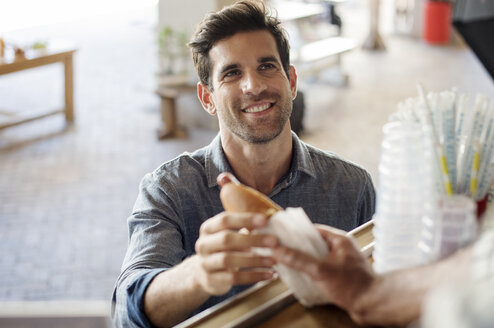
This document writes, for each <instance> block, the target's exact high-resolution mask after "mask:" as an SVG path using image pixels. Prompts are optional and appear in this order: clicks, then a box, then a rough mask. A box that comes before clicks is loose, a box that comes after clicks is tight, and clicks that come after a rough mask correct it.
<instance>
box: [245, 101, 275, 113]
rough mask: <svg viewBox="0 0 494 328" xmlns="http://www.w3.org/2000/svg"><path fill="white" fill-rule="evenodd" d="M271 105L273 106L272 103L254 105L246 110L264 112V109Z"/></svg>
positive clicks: (248, 111)
mask: <svg viewBox="0 0 494 328" xmlns="http://www.w3.org/2000/svg"><path fill="white" fill-rule="evenodd" d="M269 107H271V104H269V103H268V104H264V105H259V106H253V107H249V108H247V109H246V110H245V112H246V113H258V112H262V111H263V110H266V109H268V108H269Z"/></svg>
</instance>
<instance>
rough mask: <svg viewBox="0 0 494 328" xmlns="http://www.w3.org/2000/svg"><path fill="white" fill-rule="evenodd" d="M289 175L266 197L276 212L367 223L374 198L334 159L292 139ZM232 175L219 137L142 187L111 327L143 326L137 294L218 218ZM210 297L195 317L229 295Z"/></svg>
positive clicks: (356, 172) (351, 167)
mask: <svg viewBox="0 0 494 328" xmlns="http://www.w3.org/2000/svg"><path fill="white" fill-rule="evenodd" d="M292 139H293V157H292V162H291V167H290V171H289V172H288V173H287V174H286V175H285V176H283V177H282V178H281V179H280V181H278V183H277V184H276V185H275V187H274V188H273V190H272V191H271V193H270V194H269V197H270V198H271V199H272V200H273V201H275V202H276V203H277V204H279V205H280V206H281V207H283V208H286V207H302V208H303V209H304V210H305V212H306V213H307V215H308V216H309V218H310V219H311V220H312V221H313V222H314V223H321V224H326V225H330V226H333V227H336V228H339V229H342V230H346V231H349V230H351V229H353V228H355V227H357V226H359V225H361V224H363V223H365V222H366V221H368V220H370V219H371V217H372V215H373V214H374V209H375V191H374V187H373V184H372V181H371V178H370V176H369V174H368V173H367V172H366V171H365V170H364V169H362V168H360V167H358V166H357V165H355V164H352V163H350V162H348V161H345V160H342V159H340V158H339V157H337V156H336V155H334V154H332V153H329V152H326V151H322V150H319V149H317V148H314V147H312V146H310V145H307V144H305V143H304V142H302V141H301V140H299V138H298V137H297V136H296V135H295V134H294V133H293V135H292ZM221 172H232V169H231V167H230V165H229V163H228V161H227V159H226V157H225V154H224V153H223V148H222V147H221V140H220V136H219V135H218V136H216V138H215V139H214V140H213V141H212V142H211V144H209V145H208V146H206V147H204V148H201V149H199V150H196V151H195V152H193V153H184V154H182V155H180V156H178V157H177V158H175V159H173V160H171V161H169V162H166V163H164V164H163V165H161V166H160V167H159V168H158V169H156V170H155V171H154V172H152V173H149V174H147V175H146V176H144V178H143V179H142V181H141V185H140V192H139V195H138V197H137V201H136V203H135V206H134V209H133V213H132V215H131V216H130V217H129V218H128V227H129V245H128V249H127V254H126V256H125V259H124V263H123V265H122V272H121V274H120V276H119V278H118V280H117V284H116V288H115V291H114V293H113V311H112V312H113V314H112V315H113V320H114V323H115V325H116V326H118V327H122V326H125V327H136V326H137V327H139V326H144V327H148V326H150V323H149V320H148V319H147V318H146V316H145V314H144V311H143V297H144V292H145V290H146V288H147V286H148V285H149V283H150V282H151V280H152V279H153V278H154V277H155V276H156V275H157V274H159V273H160V272H162V271H164V270H166V269H168V268H171V267H172V266H174V265H176V264H179V263H180V262H182V261H183V260H184V259H185V258H186V257H188V256H191V255H193V254H194V253H195V251H194V246H195V242H196V240H197V238H198V237H199V227H200V226H201V224H202V223H203V222H204V221H206V220H207V219H209V218H211V217H213V216H215V215H216V214H218V213H220V212H222V211H224V209H223V206H222V205H221V201H220V197H219V192H220V188H219V186H218V184H217V182H216V177H217V176H218V175H219V174H220V173H221ZM245 287H246V286H235V287H233V288H232V289H231V290H230V292H228V293H227V294H225V295H223V296H219V297H216V296H215V297H211V298H209V299H208V300H207V301H206V302H205V303H204V304H203V305H202V306H201V307H200V308H198V309H197V310H196V311H195V312H194V313H198V312H200V311H202V310H204V309H206V308H208V307H210V306H212V305H214V304H217V303H218V302H220V301H222V300H224V299H226V298H228V297H230V296H233V295H235V294H237V293H238V292H240V291H241V290H243V289H245Z"/></svg>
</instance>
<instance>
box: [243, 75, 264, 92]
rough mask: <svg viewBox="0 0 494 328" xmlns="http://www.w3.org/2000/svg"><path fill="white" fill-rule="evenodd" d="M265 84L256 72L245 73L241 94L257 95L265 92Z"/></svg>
mask: <svg viewBox="0 0 494 328" xmlns="http://www.w3.org/2000/svg"><path fill="white" fill-rule="evenodd" d="M266 87H267V86H266V83H265V81H264V79H263V78H262V77H260V76H259V74H257V72H247V73H245V74H244V78H243V80H242V92H243V93H244V94H252V95H258V94H260V93H261V92H263V91H264V90H266Z"/></svg>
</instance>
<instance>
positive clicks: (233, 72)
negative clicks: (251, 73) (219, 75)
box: [225, 70, 240, 77]
mask: <svg viewBox="0 0 494 328" xmlns="http://www.w3.org/2000/svg"><path fill="white" fill-rule="evenodd" d="M239 74H240V71H238V70H233V71H228V72H226V74H225V77H233V76H237V75H239Z"/></svg>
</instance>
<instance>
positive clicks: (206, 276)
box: [195, 212, 278, 295]
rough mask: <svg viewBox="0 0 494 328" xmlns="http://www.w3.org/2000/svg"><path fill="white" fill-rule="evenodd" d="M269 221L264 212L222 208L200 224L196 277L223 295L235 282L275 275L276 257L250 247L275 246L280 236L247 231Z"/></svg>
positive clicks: (236, 283) (209, 291) (251, 281)
mask: <svg viewBox="0 0 494 328" xmlns="http://www.w3.org/2000/svg"><path fill="white" fill-rule="evenodd" d="M266 223H267V218H266V217H265V216H264V215H261V214H254V213H232V212H222V213H220V214H218V215H216V216H214V217H212V218H210V219H209V220H207V221H205V222H204V223H203V224H202V225H201V229H200V233H199V239H198V240H197V242H196V245H195V248H196V253H197V257H198V262H199V272H198V274H197V277H198V278H197V280H198V283H199V285H200V286H201V287H202V289H203V290H204V291H206V292H207V293H209V294H211V295H222V294H225V293H226V292H228V291H229V290H230V289H231V287H232V286H234V285H244V284H251V283H256V282H258V281H262V280H267V279H271V278H272V277H273V272H272V271H271V267H272V266H273V264H274V260H273V259H272V258H271V257H265V256H259V255H255V254H254V253H253V252H252V250H251V248H252V247H271V248H272V247H275V246H277V243H278V241H277V238H276V237H275V236H272V235H265V234H251V233H249V232H248V231H251V230H253V229H257V228H261V227H263V226H265V225H266ZM241 230H242V231H241Z"/></svg>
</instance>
